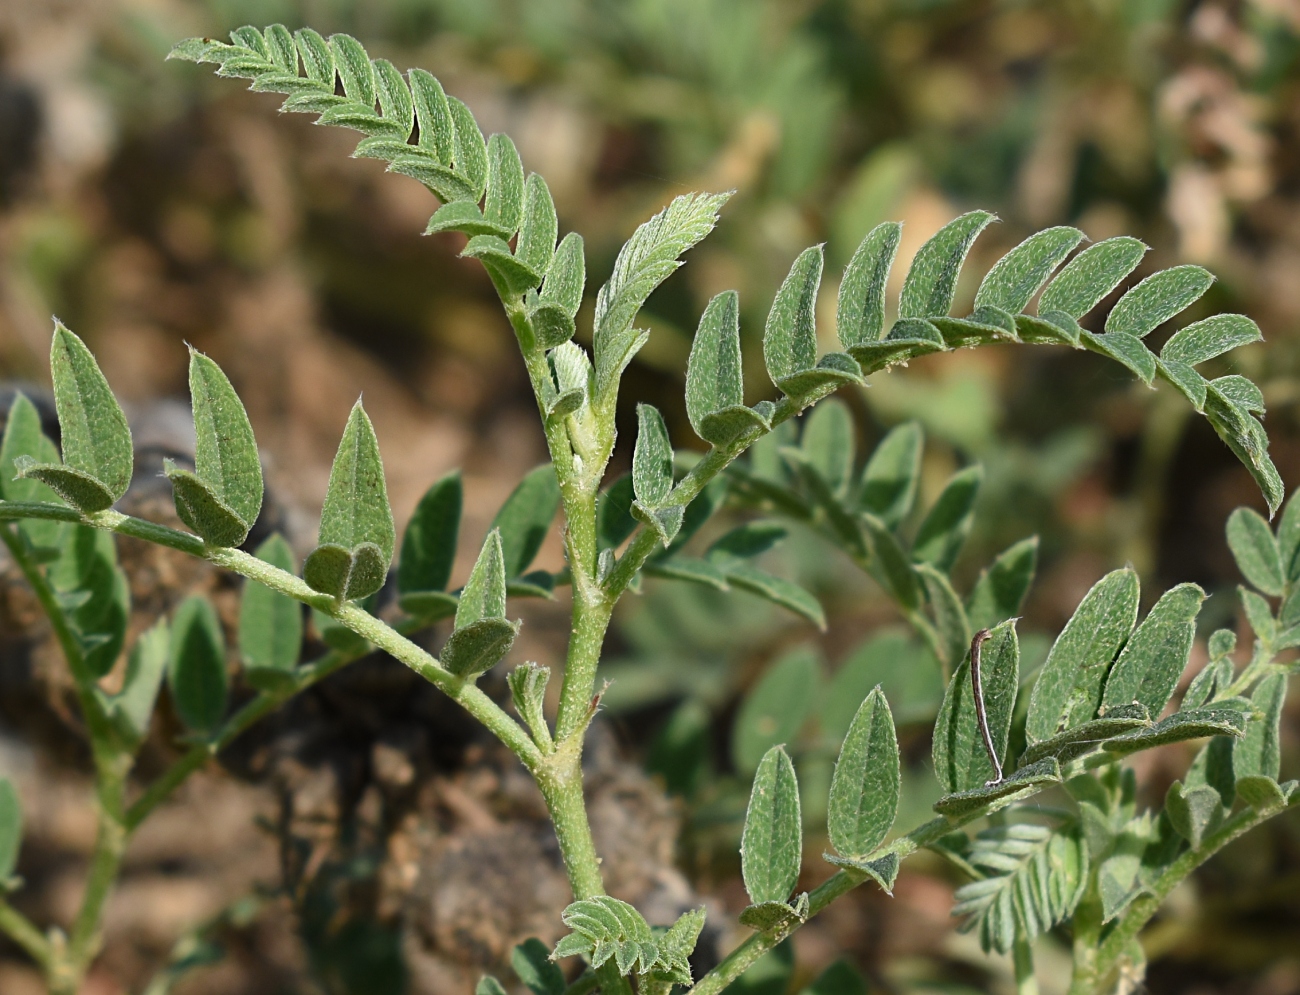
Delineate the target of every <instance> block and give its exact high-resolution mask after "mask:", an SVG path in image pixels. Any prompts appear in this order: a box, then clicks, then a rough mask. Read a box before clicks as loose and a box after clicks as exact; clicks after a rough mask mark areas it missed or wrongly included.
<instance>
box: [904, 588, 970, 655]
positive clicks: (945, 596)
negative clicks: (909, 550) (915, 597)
mask: <svg viewBox="0 0 1300 995" xmlns="http://www.w3.org/2000/svg"><path fill="white" fill-rule="evenodd" d="M916 574H917V576H918V577H920V578H921V583H922V584H923V585H924V586H925V593H926V597H927V598H928V599H929V601H930V610H931V611H932V612H933V613H934V623H935V628H937V629H938V630H939V638H940V640H941V641H942V643H943V648H944V652H943V661H944V664H945V667H946V668H951V667H953V666H955V665H956V663H957V661H959V660H960V659H961V658H962V656H964V655H965V654H966V652H967V650H968V649H969V647H970V641H971V636H972V635H973V634H974V633H973V631H972V629H971V625H970V622H969V621H968V620H967V618H966V609H965V608H963V607H962V603H961V599H960V598H959V597H957V592H956V591H954V590H953V589H952V582H951V581H950V580H948V577H947V575H946V574H942V573H940V572H939V571H938V570H936V569H935V568H934V567H932V566H930V564H928V563H918V564H917V566H916Z"/></svg>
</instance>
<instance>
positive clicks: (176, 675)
mask: <svg viewBox="0 0 1300 995" xmlns="http://www.w3.org/2000/svg"><path fill="white" fill-rule="evenodd" d="M167 686H168V687H169V688H170V689H171V695H172V705H173V706H174V707H175V708H176V714H177V715H178V716H180V720H181V721H182V722H184V723H185V726H186V727H187V728H188V729H189V730H190V731H191V732H193V733H196V734H197V735H199V736H211V735H212V734H213V733H215V732H216V731H217V727H218V726H219V725H220V724H221V720H222V718H223V717H224V716H225V714H226V643H225V639H224V637H223V636H222V634H221V623H220V622H219V621H218V620H217V611H216V609H215V608H213V607H212V602H210V601H209V600H208V599H207V598H205V597H202V596H201V595H193V596H191V597H189V598H186V599H185V600H184V601H182V602H181V603H180V606H179V607H178V608H177V609H176V614H175V615H174V616H173V618H172V627H171V644H170V648H169V650H168V661H167Z"/></svg>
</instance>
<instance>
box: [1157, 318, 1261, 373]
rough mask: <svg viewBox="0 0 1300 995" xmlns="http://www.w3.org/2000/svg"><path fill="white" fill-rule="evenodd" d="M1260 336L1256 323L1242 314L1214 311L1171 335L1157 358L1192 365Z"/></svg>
mask: <svg viewBox="0 0 1300 995" xmlns="http://www.w3.org/2000/svg"><path fill="white" fill-rule="evenodd" d="M1263 339H1264V336H1263V335H1262V334H1261V333H1260V330H1259V326H1258V325H1257V324H1255V323H1254V322H1253V321H1251V320H1250V319H1249V318H1247V317H1246V316H1245V315H1244V314H1216V315H1214V316H1213V317H1210V318H1205V319H1204V320H1202V321H1197V322H1194V323H1192V324H1190V325H1188V326H1187V327H1186V328H1183V329H1180V330H1179V331H1177V332H1175V333H1174V334H1173V335H1171V336H1170V337H1169V341H1168V342H1166V343H1165V344H1164V348H1162V349H1161V350H1160V358H1161V359H1165V360H1172V361H1175V362H1179V363H1186V364H1187V365H1188V366H1195V365H1197V364H1198V363H1204V362H1206V361H1207V360H1210V359H1214V357H1216V356H1222V355H1223V354H1224V353H1225V352H1228V351H1229V350H1232V349H1235V348H1237V346H1240V345H1248V344H1250V343H1251V342H1261V341H1263Z"/></svg>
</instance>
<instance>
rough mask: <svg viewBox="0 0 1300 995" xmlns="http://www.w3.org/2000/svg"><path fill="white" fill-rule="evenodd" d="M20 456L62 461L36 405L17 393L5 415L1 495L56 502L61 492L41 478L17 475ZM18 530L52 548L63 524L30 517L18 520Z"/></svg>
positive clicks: (37, 543) (0, 460) (8, 498)
mask: <svg viewBox="0 0 1300 995" xmlns="http://www.w3.org/2000/svg"><path fill="white" fill-rule="evenodd" d="M19 456H30V457H31V458H32V459H34V460H35V461H36V462H37V463H45V464H56V463H58V461H59V451H58V449H56V448H55V446H54V443H53V442H51V441H50V440H49V439H48V438H46V436H45V434H44V433H43V432H42V431H41V416H40V412H38V411H37V410H36V405H34V404H32V402H31V401H29V400H27V398H26V397H24V396H23V395H22V394H20V393H16V394H14V400H13V404H11V405H10V406H9V414H8V415H7V416H6V418H5V431H4V439H3V441H0V497H2V498H4V499H5V500H6V501H48V502H52V503H54V504H57V503H58V502H59V497H58V495H57V494H55V493H54V491H52V490H50V488H48V487H46V486H45V485H44V484H42V483H41V482H40V481H39V480H36V479H34V478H33V479H24V478H22V477H19V476H18V469H17V467H16V466H15V465H14V462H15V460H17V459H18V457H19ZM18 529H19V531H21V532H22V533H23V535H25V536H26V537H27V539H28V541H29V542H31V544H32V545H33V546H34V547H36V548H37V549H52V548H54V547H56V546H57V545H58V543H59V537H60V535H61V534H62V530H63V525H62V523H60V522H52V521H44V520H42V519H39V518H31V519H27V520H26V521H21V522H19V523H18Z"/></svg>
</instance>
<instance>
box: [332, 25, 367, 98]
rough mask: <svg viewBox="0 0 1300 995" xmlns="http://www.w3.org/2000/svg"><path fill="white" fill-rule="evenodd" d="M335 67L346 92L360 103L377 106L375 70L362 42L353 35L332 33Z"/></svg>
mask: <svg viewBox="0 0 1300 995" xmlns="http://www.w3.org/2000/svg"><path fill="white" fill-rule="evenodd" d="M329 44H330V51H331V53H332V54H333V56H334V68H335V69H337V70H338V74H339V79H340V80H341V81H342V82H343V90H344V92H345V93H346V94H347V95H348V96H349V97H351V98H352V99H353V100H355V101H357V102H358V103H361V104H365V105H366V106H367V107H371V108H373V107H374V106H375V71H374V67H373V66H371V65H370V57H369V56H367V55H366V50H365V49H364V48H362V47H361V43H360V42H359V41H357V40H356V39H355V38H353V37H352V36H351V35H345V34H336V35H330V41H329Z"/></svg>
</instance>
